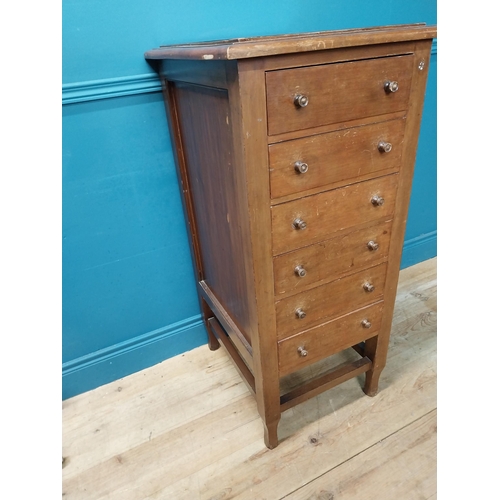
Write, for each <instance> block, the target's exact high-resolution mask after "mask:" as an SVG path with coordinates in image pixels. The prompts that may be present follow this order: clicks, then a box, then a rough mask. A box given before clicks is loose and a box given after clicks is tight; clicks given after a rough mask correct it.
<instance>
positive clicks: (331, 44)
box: [145, 23, 437, 60]
mask: <svg viewBox="0 0 500 500" xmlns="http://www.w3.org/2000/svg"><path fill="white" fill-rule="evenodd" d="M436 36H437V28H436V26H428V25H426V24H425V23H418V24H398V25H393V26H379V27H373V28H361V29H348V30H336V31H318V32H313V33H298V34H289V35H276V36H261V37H253V38H234V39H231V40H216V41H210V42H198V43H189V44H183V45H167V46H160V47H159V48H157V49H153V50H149V51H148V52H146V53H145V57H146V59H199V60H216V59H246V58H249V57H261V56H272V55H277V54H291V53H296V52H308V51H317V50H327V49H336V48H341V47H355V46H360V45H372V44H378V43H391V42H404V41H412V40H423V39H432V38H436Z"/></svg>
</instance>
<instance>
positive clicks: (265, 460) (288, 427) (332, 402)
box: [62, 259, 437, 500]
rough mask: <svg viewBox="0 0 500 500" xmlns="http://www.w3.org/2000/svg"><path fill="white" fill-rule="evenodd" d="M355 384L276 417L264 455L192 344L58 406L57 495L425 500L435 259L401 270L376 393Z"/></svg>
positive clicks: (225, 387)
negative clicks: (275, 439)
mask: <svg viewBox="0 0 500 500" xmlns="http://www.w3.org/2000/svg"><path fill="white" fill-rule="evenodd" d="M314 369H316V368H311V369H310V370H314ZM297 377H299V376H295V378H294V377H291V378H290V379H289V380H288V381H287V383H289V384H291V385H293V384H294V383H296V382H297V380H298V378H297ZM361 386H362V378H361V377H360V378H359V379H357V378H355V379H352V380H350V381H348V382H346V383H344V384H342V385H340V386H338V387H336V388H334V389H331V390H329V391H327V392H325V393H323V394H322V395H320V396H317V397H316V398H313V399H311V400H309V401H307V402H305V403H303V404H301V405H298V406H296V407H294V408H292V409H290V410H288V411H286V412H285V413H283V415H282V418H281V421H280V425H279V429H278V433H279V439H280V444H279V446H278V447H277V448H276V449H274V450H272V451H271V450H268V449H267V448H266V447H265V445H264V441H263V427H262V423H261V420H260V417H259V415H258V413H257V408H256V404H255V401H254V399H253V397H252V396H251V395H250V393H249V392H248V390H247V388H246V386H245V384H244V383H243V382H242V381H241V379H240V377H239V375H238V374H237V372H236V370H235V369H234V367H233V365H232V364H231V362H230V361H229V359H228V357H227V355H226V354H225V352H224V351H223V349H219V350H218V351H214V352H212V351H210V350H209V349H208V347H206V346H201V347H199V348H197V349H194V350H193V351H190V352H187V353H185V354H182V355H180V356H177V357H175V358H171V359H168V360H166V361H164V362H163V363H161V364H158V365H156V366H153V367H151V368H148V369H146V370H143V371H141V372H139V373H135V374H133V375H130V376H128V377H126V378H123V379H121V380H118V381H116V382H113V383H111V384H108V385H106V386H103V387H99V388H98V389H95V390H93V391H90V392H87V393H85V394H81V395H79V396H76V397H74V398H71V399H68V400H66V401H63V405H62V406H63V457H64V462H63V470H62V480H63V486H62V491H63V498H64V499H65V500H66V499H92V500H98V499H119V500H129V499H131V500H143V499H151V500H152V499H162V500H184V499H186V500H198V499H200V500H201V499H203V500H228V499H233V498H234V499H236V498H237V499H240V500H243V499H248V500H261V499H266V500H279V499H282V498H283V499H287V500H299V499H301V500H305V499H309V500H331V499H335V500H339V499H348V500H351V499H352V500H354V499H356V500H358V499H359V500H372V499H373V500H375V499H383V500H392V499H394V500H413V499H435V498H436V412H437V410H436V407H437V403H436V259H431V260H428V261H425V262H422V263H420V264H418V265H416V266H413V267H410V268H408V269H405V270H403V271H402V272H401V275H400V280H399V288H398V295H397V302H396V309H395V314H394V320H393V328H392V337H391V346H390V348H389V357H388V362H387V366H386V368H385V369H384V371H383V372H382V377H381V381H380V385H379V388H380V392H379V394H378V395H377V396H375V397H374V398H370V397H367V396H365V395H364V393H363V392H362V390H361Z"/></svg>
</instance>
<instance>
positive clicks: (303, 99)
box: [293, 94, 309, 108]
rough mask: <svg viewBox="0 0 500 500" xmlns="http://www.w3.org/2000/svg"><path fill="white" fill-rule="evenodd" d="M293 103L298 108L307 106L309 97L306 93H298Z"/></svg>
mask: <svg viewBox="0 0 500 500" xmlns="http://www.w3.org/2000/svg"><path fill="white" fill-rule="evenodd" d="M293 103H294V104H295V106H297V107H298V108H305V107H306V106H307V105H308V104H309V98H308V97H307V96H306V95H304V94H297V95H296V96H295V97H294V99H293Z"/></svg>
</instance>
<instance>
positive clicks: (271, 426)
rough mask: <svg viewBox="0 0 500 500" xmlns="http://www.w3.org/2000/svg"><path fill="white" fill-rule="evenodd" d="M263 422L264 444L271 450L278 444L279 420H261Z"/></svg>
mask: <svg viewBox="0 0 500 500" xmlns="http://www.w3.org/2000/svg"><path fill="white" fill-rule="evenodd" d="M263 423H264V443H265V444H266V446H267V447H268V448H269V449H270V450H272V449H273V448H276V446H278V424H279V420H276V421H275V422H263Z"/></svg>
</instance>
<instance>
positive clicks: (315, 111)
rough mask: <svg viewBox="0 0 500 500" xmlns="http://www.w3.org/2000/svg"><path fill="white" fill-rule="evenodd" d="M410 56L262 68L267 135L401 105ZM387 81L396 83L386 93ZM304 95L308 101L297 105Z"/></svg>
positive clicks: (404, 102)
mask: <svg viewBox="0 0 500 500" xmlns="http://www.w3.org/2000/svg"><path fill="white" fill-rule="evenodd" d="M413 61H414V56H413V55H404V56H395V57H384V58H379V59H368V60H364V61H353V62H343V63H334V64H325V65H320V66H307V67H303V68H295V69H285V70H277V71H269V72H267V73H266V92H267V110H268V111H267V121H268V133H269V135H276V134H282V133H285V132H291V131H294V130H304V129H308V128H312V127H318V126H321V125H327V124H330V123H339V122H345V121H349V120H354V119H358V118H364V117H368V116H378V115H383V114H386V113H393V112H396V111H403V110H406V109H407V107H408V98H409V95H410V86H411V76H412V70H413ZM386 82H397V83H398V89H397V91H396V92H386V90H385V84H386ZM297 96H305V97H306V98H307V100H308V102H307V105H306V106H304V107H300V105H298V104H296V102H295V99H296V97H297Z"/></svg>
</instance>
